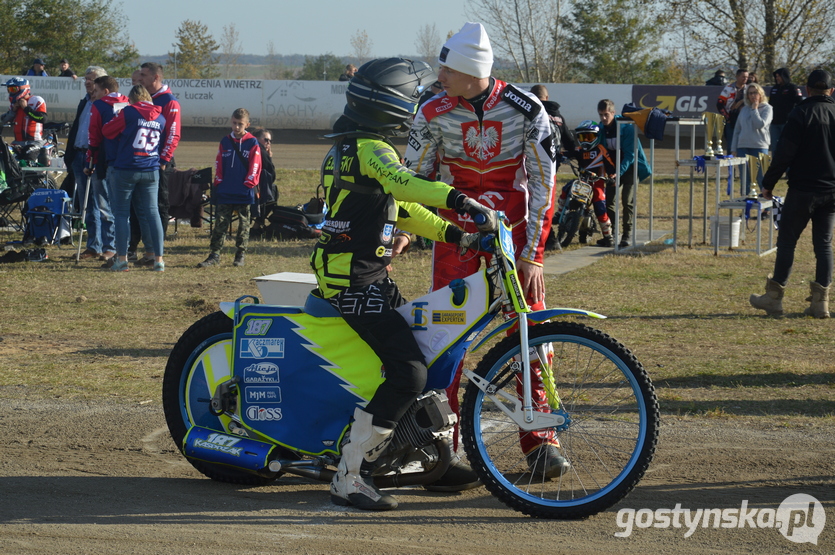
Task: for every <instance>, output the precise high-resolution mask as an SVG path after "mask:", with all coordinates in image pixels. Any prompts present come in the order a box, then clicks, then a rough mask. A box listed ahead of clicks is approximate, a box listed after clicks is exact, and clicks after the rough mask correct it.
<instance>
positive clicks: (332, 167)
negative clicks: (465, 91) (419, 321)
mask: <svg viewBox="0 0 835 555" xmlns="http://www.w3.org/2000/svg"><path fill="white" fill-rule="evenodd" d="M434 81H435V73H434V72H433V71H432V69H431V68H430V67H429V65H428V64H426V63H425V62H414V61H411V60H406V59H401V58H388V59H378V60H372V61H370V62H368V63H366V64H365V65H363V66H362V67H361V68H360V69H359V70H358V71H357V72H356V73H355V74H354V77H353V78H352V79H351V81H350V83H349V85H348V89H347V92H346V97H347V105H346V106H345V110H344V117H342V118H340V120H339V121H338V122H337V124H336V125H335V126H334V128H335V130H339V131H341V132H340V133H337V134H335V135H331V136H330V137H331V138H333V139H334V140H335V141H336V144H335V145H334V147H333V148H331V150H330V152H329V153H328V155H327V157H326V158H325V161H324V163H323V165H322V183H323V184H324V187H325V200H326V202H327V205H328V207H329V211H328V214H327V218H326V220H325V223H324V226H323V228H322V235H321V237H320V239H319V242H318V243H317V244H316V246H315V248H314V250H313V253H312V255H311V259H310V263H311V266H312V267H313V270H314V271H315V273H316V280H317V282H318V285H319V292H320V293H321V295H322V296H323V297H324V298H325V299H327V300H328V301H329V302H330V303H331V304H332V305H333V306H334V307H335V308H336V309H337V310H339V312H340V313H341V314H342V316H343V317H344V318H345V321H346V322H347V323H348V325H350V326H351V327H352V328H353V329H354V330H355V331H356V332H357V334H358V335H359V336H360V337H361V338H362V339H363V340H364V341H366V342H367V343H368V344H369V346H370V347H371V348H372V349H373V350H374V352H375V354H376V355H377V356H378V357H379V359H380V360H381V361H382V363H383V367H384V371H385V381H384V382H383V383H382V384H381V385H380V387H379V388H378V390H377V391H376V393H375V394H374V396H373V397H372V398H371V400H370V401H369V402H368V404H367V406H366V407H365V408H364V409H362V408H359V407H357V408H356V409H355V411H354V423H353V425H352V427H351V430H350V435H349V436H348V442H347V443H345V444H343V445H342V449H341V451H342V458H341V460H340V462H339V468H338V471H337V473H336V475H335V476H334V478H333V481H332V483H331V501H333V503H335V504H337V505H353V506H355V507H358V508H360V509H367V510H390V509H394V508H396V507H397V501H396V500H395V499H394V497H392V496H391V495H388V494H383V493H381V492H380V491H379V490H377V489H376V488H375V486H374V482H373V480H372V478H371V472H372V470H373V468H374V461H375V460H377V458H378V457H379V455H380V454H381V453H382V452H383V450H384V449H385V447H386V445H387V444H388V443H389V442H390V441H391V438H392V434H393V432H394V428H395V426H396V425H397V422H398V421H399V420H400V418H401V417H402V416H403V415H404V414H405V412H406V411H407V409H408V408H409V407H410V406H411V405H412V403H413V402H414V401H415V399H416V398H417V396H418V395H419V394H420V393H422V392H423V389H424V387H425V385H426V379H427V374H426V373H427V370H426V363H425V361H424V357H423V354H422V353H421V351H420V348H419V347H418V344H417V341H416V340H415V338H414V336H413V335H412V330H411V329H410V327H409V324H408V323H407V322H406V320H405V319H404V318H403V317H402V316H401V315H400V314H399V313H398V312H396V311H395V308H397V307H398V306H401V305H402V304H404V303H405V300H404V299H403V298H402V296H401V295H400V291H399V290H398V287H397V284H395V283H394V281H392V280H391V279H390V278H389V277H388V270H387V267H388V265H389V264H390V262H391V259H392V257H393V256H395V255H396V254H398V253H399V252H402V251H403V250H404V249H405V248H407V247H408V241H409V239H408V238H407V237H406V235H407V234H408V233H416V234H418V235H421V236H424V237H429V238H432V239H433V240H435V241H443V242H447V243H452V244H453V245H455V248H456V249H464V248H470V247H472V246H473V245H476V244H477V241H478V239H479V237H480V234H479V233H464V232H463V231H462V230H461V229H460V228H458V227H457V226H455V225H453V224H450V223H448V222H446V221H444V220H442V219H441V218H439V217H438V216H436V215H434V214H433V213H432V212H430V211H429V210H427V209H426V208H424V207H423V206H421V204H425V205H428V206H433V207H436V208H443V209H450V210H455V211H458V212H461V213H467V214H468V215H469V216H471V217H472V216H477V215H482V216H483V217H484V220H485V223H484V224H482V225H481V226H480V227H479V231H483V232H489V231H495V230H496V229H497V225H498V224H497V217H496V214H495V212H493V211H492V210H490V209H488V208H485V207H484V206H482V205H480V204H478V203H477V202H475V201H473V200H472V199H470V198H468V197H467V196H466V195H464V194H462V193H460V192H458V191H456V190H455V189H453V188H452V187H450V186H449V185H447V184H445V183H441V182H433V181H429V180H427V179H426V178H424V177H422V176H419V175H416V174H415V173H414V172H412V171H410V170H408V169H406V168H405V167H403V165H402V164H401V162H400V154H399V153H398V152H397V150H396V149H395V148H394V147H393V146H392V145H391V143H390V142H389V140H388V138H387V137H389V136H392V135H394V134H395V133H396V132H398V131H405V130H406V129H408V126H409V124H410V123H411V121H412V118H413V116H414V113H415V109H416V108H417V102H418V100H419V99H420V96H421V94H422V93H423V91H424V89H426V88H427V87H428V86H429V85H430V84H431V83H432V82H434ZM398 230H403V231H404V232H406V233H402V234H401V233H399V232H398ZM368 371H369V372H379V371H380V369H379V368H369V369H368Z"/></svg>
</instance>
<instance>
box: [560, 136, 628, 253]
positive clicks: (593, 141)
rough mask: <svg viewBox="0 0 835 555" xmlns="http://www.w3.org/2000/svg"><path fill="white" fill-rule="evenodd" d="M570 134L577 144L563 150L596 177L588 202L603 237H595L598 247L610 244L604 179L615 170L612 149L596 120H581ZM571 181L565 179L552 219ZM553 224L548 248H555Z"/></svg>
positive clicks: (610, 237) (612, 238)
mask: <svg viewBox="0 0 835 555" xmlns="http://www.w3.org/2000/svg"><path fill="white" fill-rule="evenodd" d="M574 136H575V138H576V140H577V143H578V146H577V147H576V148H575V149H574V150H573V151H570V150H569V151H566V157H568V158H576V159H577V161H578V165H579V166H580V169H583V170H588V171H592V172H594V173H596V174H597V175H598V176H599V177H598V179H596V180H595V181H594V182H593V183H592V184H591V185H592V188H593V192H592V205H593V206H594V214H595V216H597V221H598V222H599V223H600V232H601V233H602V234H603V238H602V239H600V240H598V241H597V246H599V247H614V246H615V240H614V237H612V221H611V219H610V218H609V213H608V212H607V210H606V180H607V178H608V179H609V181H611V180H612V179H613V178H614V177H615V174H616V172H617V168H616V167H615V163H614V160H613V156H612V153H611V152H610V151H609V149H608V148H606V145H604V144H603V129H602V127H601V125H600V124H599V123H597V122H596V121H591V120H585V121H583V122H582V123H581V124H580V125H579V126H578V127H577V128H576V129H575V130H574ZM571 184H572V181H569V182H568V183H566V184H565V185H564V186H563V188H562V191H561V192H560V196H559V199H558V201H557V209H556V210H555V211H554V223H556V222H557V221H559V217H560V213H561V212H562V209H563V205H564V204H565V199H566V198H568V191H569V189H570V188H571ZM555 228H556V226H555V225H554V226H551V235H550V236H549V237H548V239H549V241H553V246H551V248H556V231H555Z"/></svg>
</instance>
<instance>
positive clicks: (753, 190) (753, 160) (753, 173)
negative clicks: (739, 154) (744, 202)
mask: <svg viewBox="0 0 835 555" xmlns="http://www.w3.org/2000/svg"><path fill="white" fill-rule="evenodd" d="M759 167H760V159H759V158H758V157H756V156H753V155H751V154H749V155H748V171H749V172H750V173H749V174H748V181H749V182H750V183H751V185H750V186H749V187H750V188H749V189H748V195H747V197H748V198H751V199H756V198H757V195H758V193H757V185H756V183H757V169H758V168H759Z"/></svg>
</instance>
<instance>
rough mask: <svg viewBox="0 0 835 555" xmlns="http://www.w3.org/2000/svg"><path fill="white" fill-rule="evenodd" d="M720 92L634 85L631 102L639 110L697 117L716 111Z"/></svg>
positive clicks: (689, 87) (679, 87)
mask: <svg viewBox="0 0 835 555" xmlns="http://www.w3.org/2000/svg"><path fill="white" fill-rule="evenodd" d="M721 92H722V87H705V86H701V87H698V86H664V85H635V86H633V87H632V102H633V103H634V104H635V105H636V106H639V107H640V108H658V109H659V110H669V111H670V112H672V113H673V115H674V116H679V117H698V116H700V115H701V114H702V113H703V112H717V111H718V110H717V109H716V101H717V100H718V99H719V94H720V93H721ZM617 108H620V107H619V106H618V107H617Z"/></svg>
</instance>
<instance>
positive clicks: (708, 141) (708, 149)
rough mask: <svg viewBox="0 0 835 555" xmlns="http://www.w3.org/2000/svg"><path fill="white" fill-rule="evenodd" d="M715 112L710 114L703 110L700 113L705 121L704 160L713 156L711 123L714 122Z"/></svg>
mask: <svg viewBox="0 0 835 555" xmlns="http://www.w3.org/2000/svg"><path fill="white" fill-rule="evenodd" d="M714 115H715V114H711V113H710V112H705V113H704V114H702V117H703V118H704V121H705V156H704V158H705V160H712V159H713V156H714V152H713V123H714V121H715V120H714V118H713V116H714Z"/></svg>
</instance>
